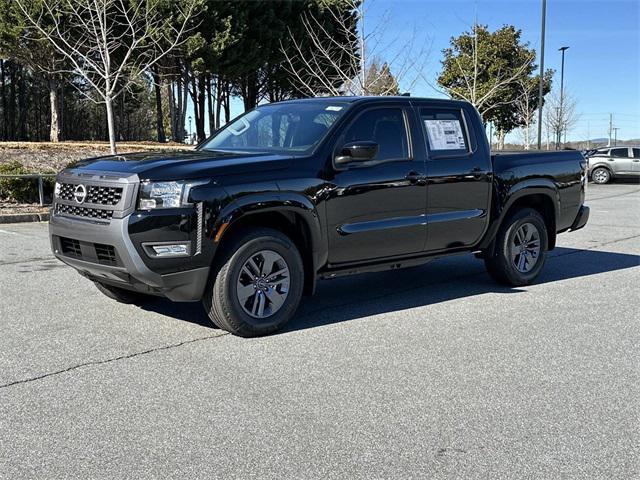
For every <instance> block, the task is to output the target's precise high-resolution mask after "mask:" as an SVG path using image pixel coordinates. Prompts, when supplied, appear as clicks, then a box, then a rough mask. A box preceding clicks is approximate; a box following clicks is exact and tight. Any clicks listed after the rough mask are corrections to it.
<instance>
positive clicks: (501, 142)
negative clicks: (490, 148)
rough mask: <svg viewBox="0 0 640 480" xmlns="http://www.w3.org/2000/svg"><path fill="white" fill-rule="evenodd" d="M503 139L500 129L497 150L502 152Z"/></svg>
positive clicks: (503, 135) (503, 133)
mask: <svg viewBox="0 0 640 480" xmlns="http://www.w3.org/2000/svg"><path fill="white" fill-rule="evenodd" d="M504 137H505V132H504V130H502V129H500V130H498V150H504Z"/></svg>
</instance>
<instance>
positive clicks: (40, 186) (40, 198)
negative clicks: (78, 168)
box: [0, 173, 56, 207]
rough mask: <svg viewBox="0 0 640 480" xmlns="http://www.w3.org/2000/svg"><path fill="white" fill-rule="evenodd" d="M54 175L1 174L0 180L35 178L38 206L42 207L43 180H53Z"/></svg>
mask: <svg viewBox="0 0 640 480" xmlns="http://www.w3.org/2000/svg"><path fill="white" fill-rule="evenodd" d="M55 177H56V174H55V173H25V174H20V175H18V174H1V175H0V180H1V179H3V178H37V179H38V199H39V201H40V206H41V207H44V183H43V181H42V179H43V178H55Z"/></svg>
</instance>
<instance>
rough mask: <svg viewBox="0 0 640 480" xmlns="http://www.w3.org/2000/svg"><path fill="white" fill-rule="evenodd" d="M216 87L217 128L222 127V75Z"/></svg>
mask: <svg viewBox="0 0 640 480" xmlns="http://www.w3.org/2000/svg"><path fill="white" fill-rule="evenodd" d="M217 84H218V85H217V87H216V130H217V129H219V128H220V112H221V108H222V95H223V92H222V77H220V76H219V77H218V81H217Z"/></svg>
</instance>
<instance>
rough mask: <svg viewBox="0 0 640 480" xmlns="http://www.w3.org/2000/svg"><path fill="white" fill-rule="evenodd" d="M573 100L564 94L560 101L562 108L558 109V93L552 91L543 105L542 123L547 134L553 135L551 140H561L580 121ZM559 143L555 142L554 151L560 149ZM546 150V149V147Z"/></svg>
mask: <svg viewBox="0 0 640 480" xmlns="http://www.w3.org/2000/svg"><path fill="white" fill-rule="evenodd" d="M576 106H577V104H576V101H575V99H574V98H573V97H572V96H571V95H570V94H568V93H567V92H566V89H565V92H564V95H563V99H562V108H560V93H559V92H557V91H554V92H552V93H551V96H550V98H549V100H548V102H547V103H546V104H545V117H544V123H545V126H546V128H547V132H549V133H552V134H553V138H555V139H558V138H562V134H563V133H564V134H565V136H566V133H567V132H568V131H570V130H571V129H572V128H573V127H574V126H575V124H576V123H577V122H578V120H579V119H580V116H579V115H578V113H577V111H576ZM561 146H562V145H561V144H560V142H558V141H557V140H556V149H558V148H561ZM547 149H548V147H547Z"/></svg>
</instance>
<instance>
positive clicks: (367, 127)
mask: <svg viewBox="0 0 640 480" xmlns="http://www.w3.org/2000/svg"><path fill="white" fill-rule="evenodd" d="M358 140H361V141H362V140H365V141H372V142H376V143H377V144H378V154H377V155H376V157H375V158H374V160H400V159H406V158H409V148H408V144H409V143H408V141H407V129H406V127H405V123H404V115H403V114H402V109H400V108H376V109H373V110H368V111H366V112H364V113H363V114H362V115H360V116H359V117H358V118H357V119H356V120H355V121H354V122H353V123H352V124H351V125H350V126H349V128H347V130H346V132H345V134H344V142H345V143H349V142H353V141H358Z"/></svg>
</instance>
